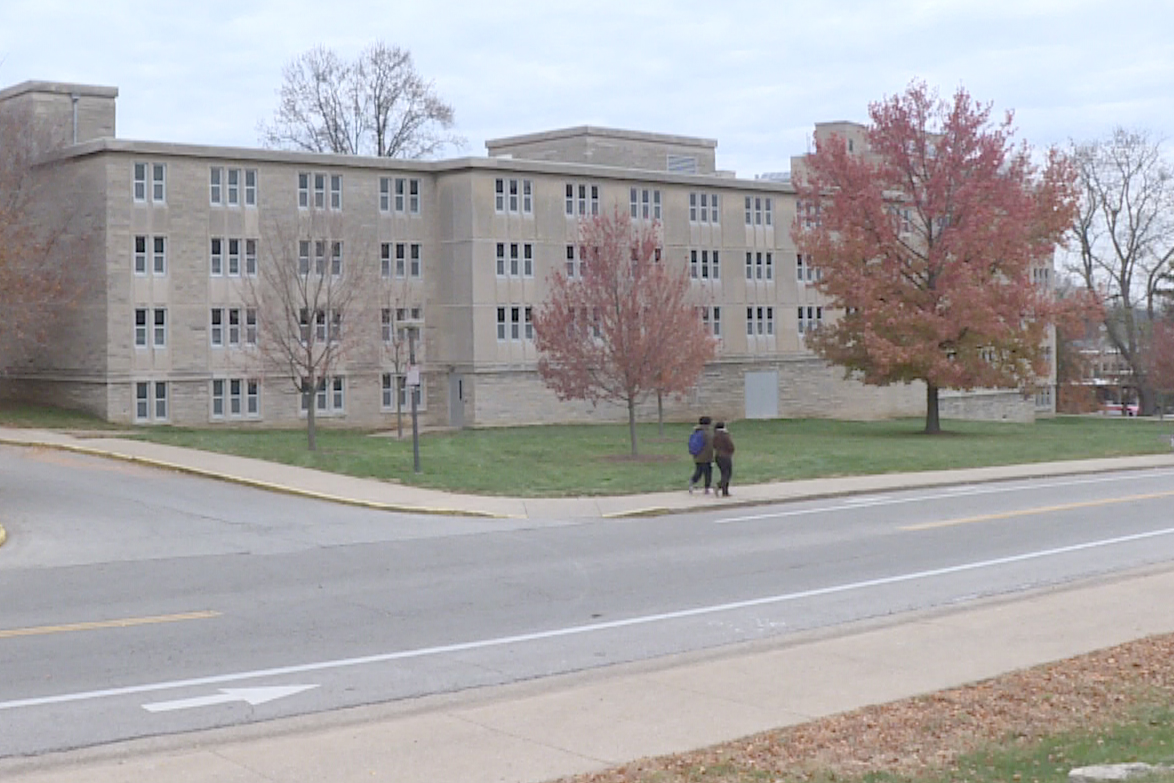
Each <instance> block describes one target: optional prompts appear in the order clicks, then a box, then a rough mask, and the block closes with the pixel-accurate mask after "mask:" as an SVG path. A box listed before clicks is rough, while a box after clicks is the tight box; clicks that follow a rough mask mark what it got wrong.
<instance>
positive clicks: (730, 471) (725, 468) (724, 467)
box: [717, 457, 734, 495]
mask: <svg viewBox="0 0 1174 783" xmlns="http://www.w3.org/2000/svg"><path fill="white" fill-rule="evenodd" d="M717 469H718V470H720V471H721V475H720V476H718V479H717V491H718V492H720V493H721V494H723V495H728V494H730V478H732V477H733V475H734V458H733V457H717Z"/></svg>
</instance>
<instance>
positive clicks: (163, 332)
mask: <svg viewBox="0 0 1174 783" xmlns="http://www.w3.org/2000/svg"><path fill="white" fill-rule="evenodd" d="M154 345H155V347H156V348H166V347H167V310H165V309H163V308H162V307H160V308H156V310H155V328H154Z"/></svg>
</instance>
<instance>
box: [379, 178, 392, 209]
mask: <svg viewBox="0 0 1174 783" xmlns="http://www.w3.org/2000/svg"><path fill="white" fill-rule="evenodd" d="M379 211H380V212H390V211H391V177H380V178H379Z"/></svg>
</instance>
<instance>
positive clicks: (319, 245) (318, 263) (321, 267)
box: [314, 239, 326, 275]
mask: <svg viewBox="0 0 1174 783" xmlns="http://www.w3.org/2000/svg"><path fill="white" fill-rule="evenodd" d="M314 274H317V275H323V274H326V240H325V239H318V240H315V241H314Z"/></svg>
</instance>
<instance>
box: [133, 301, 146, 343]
mask: <svg viewBox="0 0 1174 783" xmlns="http://www.w3.org/2000/svg"><path fill="white" fill-rule="evenodd" d="M135 347H136V348H146V347H147V309H146V308H145V307H138V308H135Z"/></svg>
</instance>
